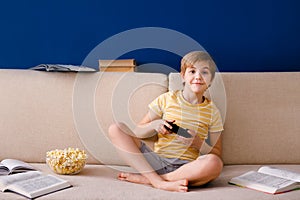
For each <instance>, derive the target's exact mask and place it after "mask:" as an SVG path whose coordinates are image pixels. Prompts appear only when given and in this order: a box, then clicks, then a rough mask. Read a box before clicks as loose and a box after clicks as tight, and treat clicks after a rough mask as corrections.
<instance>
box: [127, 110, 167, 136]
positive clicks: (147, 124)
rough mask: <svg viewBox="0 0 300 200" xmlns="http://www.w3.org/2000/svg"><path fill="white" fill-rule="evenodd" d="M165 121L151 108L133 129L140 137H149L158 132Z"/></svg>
mask: <svg viewBox="0 0 300 200" xmlns="http://www.w3.org/2000/svg"><path fill="white" fill-rule="evenodd" d="M163 123H164V120H162V119H161V117H160V116H158V115H157V114H155V113H154V112H153V111H151V110H149V111H148V113H147V114H146V115H145V116H144V117H143V119H142V120H141V121H140V122H139V124H138V125H137V126H136V127H135V129H134V130H133V132H134V134H135V136H136V137H138V138H149V137H152V136H154V135H155V134H156V132H157V130H158V129H159V126H160V125H161V124H163Z"/></svg>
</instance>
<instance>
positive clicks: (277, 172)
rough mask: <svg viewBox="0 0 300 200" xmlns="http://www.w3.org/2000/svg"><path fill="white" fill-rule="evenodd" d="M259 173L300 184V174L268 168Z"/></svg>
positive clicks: (260, 170)
mask: <svg viewBox="0 0 300 200" xmlns="http://www.w3.org/2000/svg"><path fill="white" fill-rule="evenodd" d="M258 171H259V172H261V173H264V174H269V175H273V176H277V177H280V178H284V179H289V180H292V181H295V182H299V183H300V173H296V172H292V171H289V170H286V169H279V168H275V167H268V166H264V167H261V168H260V169H259V170H258Z"/></svg>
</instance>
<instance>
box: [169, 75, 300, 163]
mask: <svg viewBox="0 0 300 200" xmlns="http://www.w3.org/2000/svg"><path fill="white" fill-rule="evenodd" d="M219 75H220V76H221V77H219ZM169 80H170V84H169V87H170V88H169V89H170V90H176V89H181V88H182V84H181V83H180V76H179V74H178V73H177V74H176V73H175V74H170V77H169ZM220 80H221V82H223V84H222V83H220ZM173 81H175V82H173ZM214 84H215V83H213V86H212V88H213V91H212V93H213V95H214V96H213V97H215V98H213V101H215V102H216V104H217V106H219V107H220V110H221V112H222V113H223V114H222V115H223V120H224V122H225V126H224V129H225V130H224V131H223V160H224V163H225V164H272V163H289V164H293V163H296V164H300V154H299V153H298V149H300V121H299V119H300V87H299V86H300V72H280V73H279V72H278V73H221V74H218V77H217V82H216V85H214ZM222 85H224V88H225V92H226V95H225V96H224V94H222V93H223V91H222ZM216 88H217V90H216ZM215 92H220V93H221V94H216V95H215ZM224 97H225V98H226V101H224V99H219V98H224ZM224 102H226V106H225V107H226V108H224ZM224 116H226V117H225V118H224Z"/></svg>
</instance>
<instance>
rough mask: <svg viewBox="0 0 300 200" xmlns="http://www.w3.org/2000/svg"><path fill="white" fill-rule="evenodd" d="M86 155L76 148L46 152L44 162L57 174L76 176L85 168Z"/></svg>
mask: <svg viewBox="0 0 300 200" xmlns="http://www.w3.org/2000/svg"><path fill="white" fill-rule="evenodd" d="M86 159H87V155H86V153H85V152H84V150H79V149H78V148H66V149H63V150H60V149H55V150H52V151H47V153H46V162H47V164H48V166H49V167H50V168H51V169H52V170H53V171H54V172H55V173H57V174H66V175H72V174H78V173H79V172H80V171H81V170H82V169H83V168H84V166H85V161H86Z"/></svg>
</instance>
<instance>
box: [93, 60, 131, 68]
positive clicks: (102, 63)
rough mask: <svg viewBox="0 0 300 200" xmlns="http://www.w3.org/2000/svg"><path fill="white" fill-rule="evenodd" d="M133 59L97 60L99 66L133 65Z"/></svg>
mask: <svg viewBox="0 0 300 200" xmlns="http://www.w3.org/2000/svg"><path fill="white" fill-rule="evenodd" d="M135 66H136V61H135V59H123V60H99V67H135Z"/></svg>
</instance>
